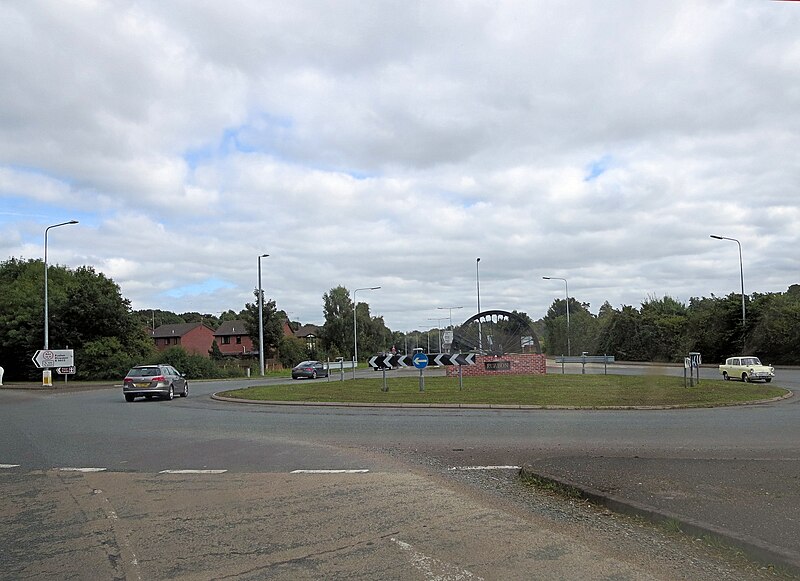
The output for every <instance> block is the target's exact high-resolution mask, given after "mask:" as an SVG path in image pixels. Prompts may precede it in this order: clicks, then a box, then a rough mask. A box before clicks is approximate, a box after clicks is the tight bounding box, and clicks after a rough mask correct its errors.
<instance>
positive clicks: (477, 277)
mask: <svg viewBox="0 0 800 581" xmlns="http://www.w3.org/2000/svg"><path fill="white" fill-rule="evenodd" d="M480 264H481V259H480V257H479V258H478V259H477V260H475V281H476V282H477V285H478V315H480V314H481V270H480V268H479V266H480ZM478 351H481V352H482V351H483V332H482V331H481V319H480V317H478Z"/></svg>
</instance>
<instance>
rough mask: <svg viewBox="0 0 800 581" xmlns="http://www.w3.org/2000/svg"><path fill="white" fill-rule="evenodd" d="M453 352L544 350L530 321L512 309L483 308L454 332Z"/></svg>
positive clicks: (499, 352) (524, 351) (529, 351)
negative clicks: (484, 309) (483, 309)
mask: <svg viewBox="0 0 800 581" xmlns="http://www.w3.org/2000/svg"><path fill="white" fill-rule="evenodd" d="M450 352H451V353H464V352H471V353H480V354H482V355H504V354H506V353H541V352H542V348H541V345H540V344H539V338H538V337H537V336H536V333H535V332H534V330H533V328H531V326H530V325H529V324H528V322H527V321H526V320H525V319H524V318H522V317H521V316H519V315H517V314H516V313H509V312H508V311H497V310H493V311H483V312H482V313H478V314H476V315H473V316H472V317H470V318H469V319H467V320H466V321H464V323H462V324H461V325H459V326H458V327H456V329H455V331H454V332H453V343H452V345H451V346H450Z"/></svg>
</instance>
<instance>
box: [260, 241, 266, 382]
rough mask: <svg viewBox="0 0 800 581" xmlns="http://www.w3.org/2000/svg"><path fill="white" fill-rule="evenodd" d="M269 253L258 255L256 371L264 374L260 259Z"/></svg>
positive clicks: (262, 298)
mask: <svg viewBox="0 0 800 581" xmlns="http://www.w3.org/2000/svg"><path fill="white" fill-rule="evenodd" d="M267 256H269V254H261V255H259V257H258V371H259V373H260V374H261V376H262V377H263V376H264V314H263V302H264V297H263V294H262V292H261V259H262V258H266V257H267Z"/></svg>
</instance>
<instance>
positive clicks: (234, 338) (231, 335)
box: [214, 321, 254, 356]
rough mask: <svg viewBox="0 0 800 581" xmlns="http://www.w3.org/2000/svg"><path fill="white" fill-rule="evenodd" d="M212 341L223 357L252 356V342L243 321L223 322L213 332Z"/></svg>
mask: <svg viewBox="0 0 800 581" xmlns="http://www.w3.org/2000/svg"><path fill="white" fill-rule="evenodd" d="M214 340H216V342H217V347H219V350H220V351H221V352H222V354H223V355H230V356H233V355H240V356H242V355H252V354H253V353H254V350H253V340H252V339H251V338H250V335H249V334H248V332H247V325H246V323H245V322H244V321H225V322H224V323H222V324H221V325H220V326H219V328H218V329H217V330H216V331H215V332H214Z"/></svg>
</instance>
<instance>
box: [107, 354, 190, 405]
mask: <svg viewBox="0 0 800 581" xmlns="http://www.w3.org/2000/svg"><path fill="white" fill-rule="evenodd" d="M122 394H123V395H124V396H125V401H133V400H134V399H135V398H137V397H145V398H147V399H150V398H152V397H153V396H156V395H157V396H159V397H163V398H166V399H172V398H173V397H175V395H180V396H181V397H186V396H188V395H189V382H188V381H186V377H185V376H184V375H183V373H181V372H179V371H178V370H177V369H175V368H174V367H172V366H171V365H166V364H163V363H162V364H159V365H137V366H136V367H134V368H133V369H131V370H130V371H129V372H128V374H127V375H126V376H125V379H124V380H123V382H122Z"/></svg>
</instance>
